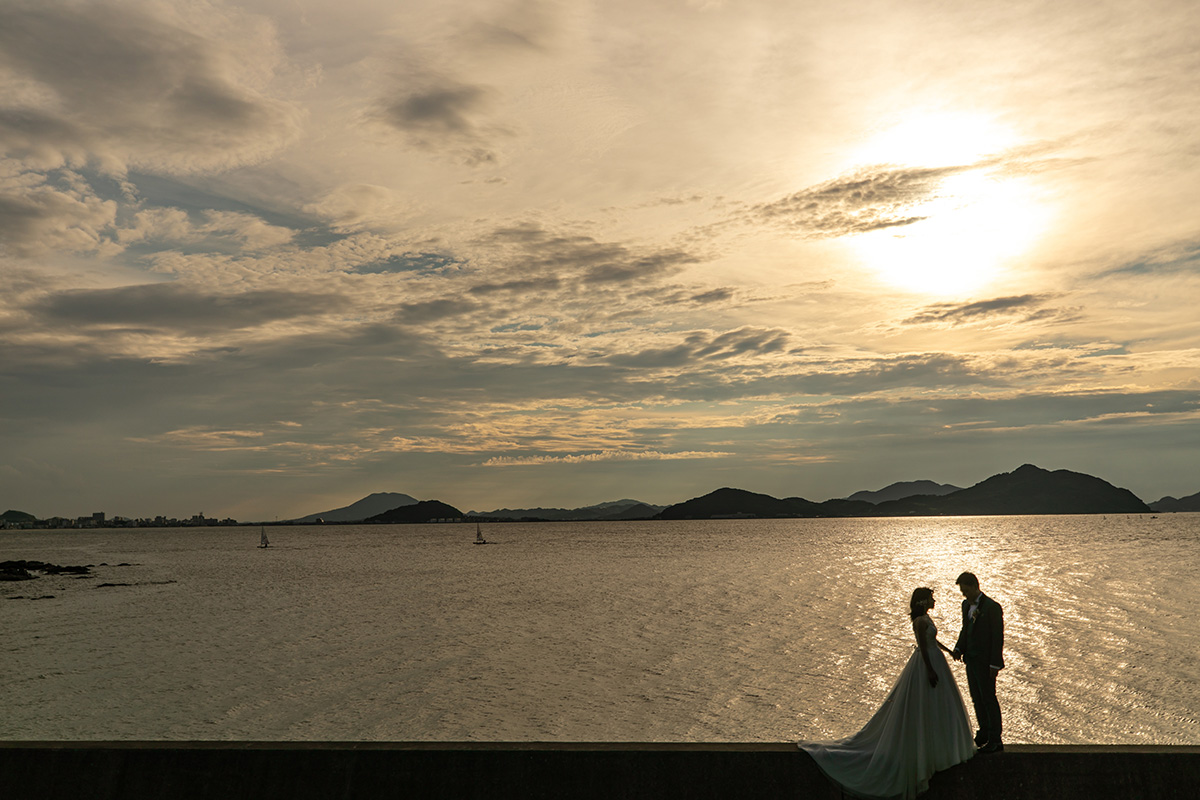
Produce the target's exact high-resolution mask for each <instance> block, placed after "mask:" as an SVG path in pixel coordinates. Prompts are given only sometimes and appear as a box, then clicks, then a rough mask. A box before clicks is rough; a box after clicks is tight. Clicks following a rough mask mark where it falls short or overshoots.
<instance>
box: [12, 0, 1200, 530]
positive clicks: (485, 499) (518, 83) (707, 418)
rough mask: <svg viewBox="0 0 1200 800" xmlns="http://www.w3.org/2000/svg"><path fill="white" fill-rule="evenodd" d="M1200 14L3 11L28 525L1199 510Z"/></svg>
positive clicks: (684, 7)
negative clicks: (905, 504) (1007, 486)
mask: <svg viewBox="0 0 1200 800" xmlns="http://www.w3.org/2000/svg"><path fill="white" fill-rule="evenodd" d="M1198 36H1200V18H1198V15H1197V14H1196V13H1195V11H1194V8H1193V6H1192V4H1190V3H1185V2H1182V1H1179V2H1149V3H1142V4H1137V5H1132V4H1115V5H1108V6H1104V5H1099V6H1098V5H1096V4H1094V3H1084V2H1080V1H1079V0H1068V1H1067V2H1062V3H1055V4H1033V5H1012V4H969V5H963V6H947V5H946V4H944V3H933V2H927V1H925V0H906V2H899V0H879V1H878V2H862V3H849V4H838V5H831V4H820V3H796V2H790V1H785V0H762V1H761V2H750V3H728V2H720V0H692V1H690V2H681V3H676V4H655V3H650V4H646V3H626V2H612V3H586V2H569V1H567V0H564V1H563V2H549V0H547V1H546V2H541V1H539V0H512V1H511V2H508V1H503V2H502V1H501V0H479V1H478V2H462V1H460V0H452V1H451V2H432V0H414V2H406V3H403V4H401V5H400V6H397V5H396V4H394V3H388V2H383V0H347V2H343V3H338V4H329V3H324V2H315V0H298V1H297V0H288V2H282V0H241V1H240V2H222V1H221V0H217V1H216V2H212V3H193V2H190V0H162V2H151V1H150V0H145V1H143V0H98V1H97V2H88V3H79V2H67V1H66V0H39V1H38V2H32V1H27V0H16V1H15V2H8V3H5V4H3V5H2V6H0V165H2V166H3V169H2V170H0V281H3V286H4V287H5V293H4V294H5V302H4V303H3V304H2V305H0V510H3V508H13V509H17V510H22V511H28V512H29V513H33V514H35V515H39V516H40V515H43V514H44V515H62V516H73V517H74V516H84V515H89V514H91V513H93V512H95V511H98V510H102V509H103V510H104V511H106V513H108V514H110V515H112V514H121V515H130V516H146V515H149V516H156V515H160V514H161V515H164V516H180V515H188V516H190V515H192V514H194V513H197V512H198V511H200V510H201V509H203V510H204V512H205V513H206V514H207V515H209V516H213V517H222V518H223V517H232V518H236V519H243V520H255V519H273V518H275V517H278V518H280V519H287V518H295V517H299V516H303V515H305V514H309V513H313V512H314V511H315V510H317V509H322V508H336V507H339V506H342V505H346V504H348V503H351V502H353V501H355V500H357V499H359V498H361V497H363V496H365V495H367V494H370V493H372V492H389V491H394V492H404V493H407V494H410V495H412V496H414V497H419V498H422V499H438V500H441V501H443V502H446V503H449V504H451V505H454V506H456V507H459V508H463V510H467V508H475V509H483V508H497V507H500V506H502V505H509V506H512V505H519V506H522V507H536V506H547V505H558V506H567V507H582V506H587V505H591V504H595V503H600V502H606V501H610V500H614V499H617V498H625V497H629V498H636V499H639V500H644V501H646V502H650V503H655V504H663V505H665V504H669V503H673V502H679V501H682V500H684V499H687V498H689V497H694V496H696V495H697V494H702V493H704V492H707V491H711V490H712V489H715V488H718V487H722V486H733V487H737V488H742V489H747V490H749V491H754V492H761V493H764V494H770V495H772V496H776V497H786V496H795V495H799V496H802V497H806V498H808V499H812V500H815V501H821V500H825V499H830V498H836V497H845V496H846V495H848V494H850V493H853V492H855V491H860V490H864V489H878V488H881V487H884V486H887V485H888V484H891V483H894V482H897V481H905V480H918V479H923V480H932V481H935V482H939V483H953V484H957V485H960V486H968V485H971V484H973V483H975V482H978V481H980V480H983V479H984V478H986V477H988V476H990V475H993V474H996V473H998V472H1004V471H1009V470H1013V469H1016V468H1017V467H1018V466H1020V465H1021V464H1023V463H1034V464H1037V465H1039V466H1041V467H1043V468H1046V469H1050V470H1055V469H1068V470H1073V471H1078V472H1083V473H1087V474H1091V475H1096V476H1098V477H1101V478H1103V479H1105V480H1106V481H1109V482H1110V483H1112V484H1114V485H1116V486H1119V487H1123V488H1127V489H1129V490H1130V491H1132V492H1134V494H1136V495H1137V496H1138V497H1140V498H1142V499H1143V500H1145V501H1147V502H1150V501H1153V500H1157V499H1158V498H1159V497H1161V496H1163V495H1175V496H1183V495H1190V494H1193V493H1195V492H1197V491H1200V481H1197V479H1196V478H1195V477H1194V476H1196V475H1198V474H1200V455H1198V454H1200V323H1198V322H1197V318H1196V312H1195V305H1196V301H1197V299H1198V298H1200V229H1198V228H1197V225H1196V219H1197V218H1198V217H1200V213H1198V212H1200V146H1198V145H1200V125H1198V124H1197V123H1198V122H1200V89H1197V88H1196V80H1195V76H1196V75H1197V74H1200V51H1198V50H1197V48H1196V47H1195V46H1194V42H1195V41H1196V39H1197V38H1198Z"/></svg>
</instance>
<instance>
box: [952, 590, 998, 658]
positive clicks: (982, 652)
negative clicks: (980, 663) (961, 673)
mask: <svg viewBox="0 0 1200 800" xmlns="http://www.w3.org/2000/svg"><path fill="white" fill-rule="evenodd" d="M970 608H971V602H970V601H969V600H967V599H966V598H964V599H963V604H962V614H963V626H962V632H961V633H960V634H959V635H958V641H957V642H956V643H955V645H954V649H955V650H957V651H959V652H960V653H962V654H963V655H964V656H966V657H967V658H968V659H971V660H977V659H986V660H987V662H988V664H990V665H991V666H993V667H1003V666H1004V609H1002V608H1001V607H1000V604H999V603H997V602H996V601H995V600H993V599H992V598H990V597H988V596H987V595H986V594H985V595H982V596H981V597H980V598H979V614H978V616H976V618H975V622H971V620H969V619H968V618H967V611H968V609H970Z"/></svg>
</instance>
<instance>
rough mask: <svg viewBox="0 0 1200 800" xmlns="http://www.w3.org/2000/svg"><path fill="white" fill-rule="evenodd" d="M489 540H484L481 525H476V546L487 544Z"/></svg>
mask: <svg viewBox="0 0 1200 800" xmlns="http://www.w3.org/2000/svg"><path fill="white" fill-rule="evenodd" d="M487 543H488V541H487V539H485V538H483V531H481V530H480V529H479V523H478V522H476V523H475V544H487Z"/></svg>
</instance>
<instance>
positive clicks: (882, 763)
mask: <svg viewBox="0 0 1200 800" xmlns="http://www.w3.org/2000/svg"><path fill="white" fill-rule="evenodd" d="M927 619H928V617H927ZM925 635H926V637H927V640H928V644H927V649H928V651H929V662H930V664H932V665H933V669H934V671H935V672H936V673H937V676H938V685H937V686H936V687H933V686H930V685H929V677H928V676H927V675H926V672H925V662H924V660H923V659H922V658H921V651H920V650H919V649H914V650H913V654H912V657H911V658H909V659H908V663H907V664H905V665H904V670H903V671H902V672H901V673H900V677H899V678H898V679H897V680H896V684H895V685H894V686H893V687H892V691H891V692H890V693H889V694H888V696H887V698H886V699H885V700H884V701H883V705H881V706H880V707H879V710H878V711H876V712H875V715H874V716H872V717H871V719H870V720H869V721H868V722H867V724H866V725H864V726H863V728H862V730H860V731H859V732H858V733H856V734H854V735H853V736H851V737H849V738H848V739H839V740H837V741H834V742H801V743H800V747H801V749H803V750H805V751H806V752H808V753H809V754H810V755H811V756H812V757H813V759H814V760H815V761H816V762H817V765H818V766H820V767H821V770H822V771H823V772H824V773H825V774H826V775H827V776H828V777H829V778H830V779H831V780H833V781H834V782H835V783H837V784H838V785H839V786H840V787H841V788H842V790H843V791H844V792H846V793H847V794H849V795H852V796H854V797H861V798H867V799H868V800H883V799H884V798H886V799H887V800H899V799H901V798H902V799H903V800H911V798H914V797H916V796H917V795H918V794H920V793H921V792H924V791H925V790H926V789H928V788H929V778H930V776H932V775H933V773H935V772H937V771H939V770H943V769H946V768H948V767H952V766H954V765H955V764H960V763H962V762H964V761H966V760H967V759H969V758H970V757H971V756H973V755H975V743H974V740H973V738H972V735H971V724H970V722H969V721H968V720H967V707H966V706H965V705H964V704H963V699H962V694H961V693H960V692H959V691H958V684H957V683H956V682H955V680H954V675H953V673H951V672H950V665H949V664H948V663H947V662H946V656H945V655H944V654H943V653H942V651H941V649H939V648H938V646H937V645H936V644H935V643H934V638H935V637H936V636H937V628H936V627H935V626H934V624H933V620H929V627H928V628H926V633H925Z"/></svg>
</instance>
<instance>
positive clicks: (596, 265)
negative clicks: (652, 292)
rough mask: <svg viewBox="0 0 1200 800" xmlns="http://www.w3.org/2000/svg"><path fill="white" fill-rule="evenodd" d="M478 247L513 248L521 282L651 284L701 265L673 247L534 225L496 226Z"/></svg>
mask: <svg viewBox="0 0 1200 800" xmlns="http://www.w3.org/2000/svg"><path fill="white" fill-rule="evenodd" d="M476 243H477V244H478V245H479V246H481V247H485V248H497V247H499V248H505V249H507V250H509V251H510V253H511V255H510V256H509V259H508V261H509V263H510V264H512V265H513V268H514V270H515V271H517V272H519V273H520V275H519V278H518V279H519V280H523V281H526V280H531V278H530V277H529V276H530V273H533V274H535V275H545V276H548V277H552V278H553V279H555V280H567V279H571V278H574V279H576V280H578V281H581V282H582V283H583V284H585V285H587V284H590V285H593V286H597V285H604V284H632V283H650V282H653V281H655V280H658V279H661V278H664V277H668V276H670V275H674V274H676V273H678V272H681V271H682V270H684V269H686V268H687V267H689V266H691V265H693V264H698V263H700V261H701V259H700V258H699V257H698V256H696V255H694V254H692V253H689V252H687V251H685V250H680V249H678V248H674V247H662V248H652V247H639V246H636V245H633V244H626V243H622V242H615V241H607V242H606V241H600V240H597V239H595V238H593V237H591V236H586V235H581V234H563V233H555V232H552V231H549V230H547V229H546V228H544V227H542V226H541V225H539V224H537V223H534V222H523V223H520V224H517V225H510V226H502V227H499V228H496V229H495V230H493V231H492V232H491V233H490V234H487V235H485V236H483V237H480V238H479V239H478V240H477V242H476Z"/></svg>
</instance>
